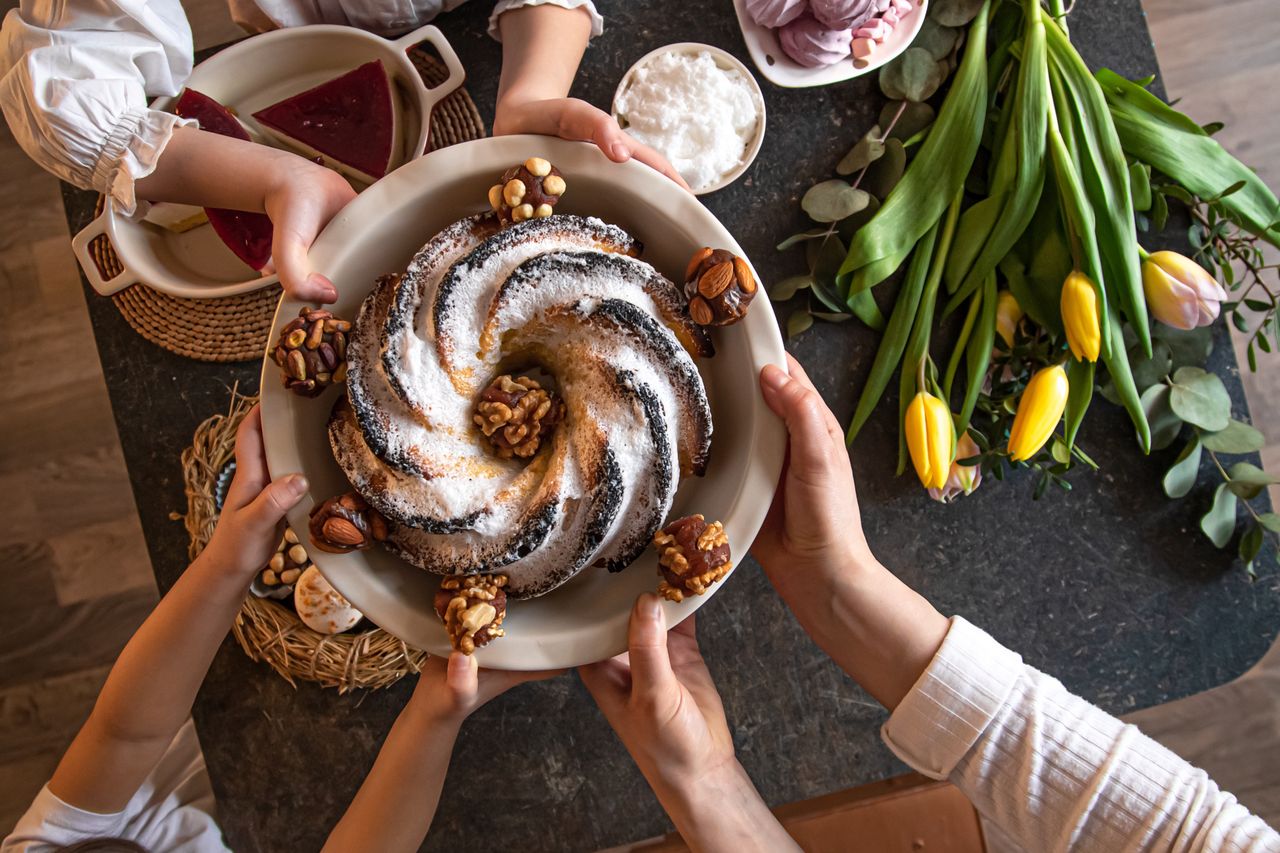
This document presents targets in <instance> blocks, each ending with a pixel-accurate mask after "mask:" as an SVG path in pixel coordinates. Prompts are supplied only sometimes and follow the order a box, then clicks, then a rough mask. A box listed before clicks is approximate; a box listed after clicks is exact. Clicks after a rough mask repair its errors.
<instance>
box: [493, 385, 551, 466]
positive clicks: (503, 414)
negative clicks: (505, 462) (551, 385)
mask: <svg viewBox="0 0 1280 853" xmlns="http://www.w3.org/2000/svg"><path fill="white" fill-rule="evenodd" d="M564 411H565V408H564V401H563V400H562V399H560V398H559V397H558V396H557V395H555V394H554V393H552V392H550V391H547V390H546V389H545V388H543V387H542V386H541V385H540V384H538V382H537V381H536V380H534V379H530V378H529V377H528V376H517V377H515V378H513V377H512V376H511V375H510V374H506V373H504V374H502V375H501V376H499V377H497V378H496V379H494V380H493V381H492V382H490V383H489V386H488V387H487V388H485V389H484V390H483V391H481V392H480V399H479V401H478V402H477V403H476V414H475V415H474V417H473V418H472V420H474V421H475V424H476V426H478V427H480V432H481V433H483V434H484V437H485V438H487V439H488V440H489V443H490V445H492V447H493V450H494V452H495V453H497V454H498V456H500V457H502V458H503V459H510V458H511V457H512V456H518V457H520V458H521V459H527V458H529V457H530V456H532V455H533V454H535V453H537V452H538V448H539V447H541V446H542V442H543V441H544V440H546V439H547V438H548V437H549V436H550V435H551V433H552V431H553V430H554V429H555V427H556V424H558V423H560V421H562V420H564Z"/></svg>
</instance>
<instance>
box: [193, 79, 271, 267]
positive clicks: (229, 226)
mask: <svg viewBox="0 0 1280 853" xmlns="http://www.w3.org/2000/svg"><path fill="white" fill-rule="evenodd" d="M174 112H175V113H177V114H178V115H179V116H181V117H182V118H193V119H195V120H196V121H198V122H199V123H200V129H201V130H204V131H208V132H209V133H217V134H220V135H222V136H230V137H232V138H233V139H243V140H244V141H245V142H250V141H251V140H250V138H249V133H248V131H246V130H245V129H244V127H242V126H241V124H240V121H239V120H238V119H237V118H236V117H235V116H234V115H232V113H231V111H230V110H229V109H227V108H226V107H224V106H223V105H222V104H220V103H218V102H217V101H215V100H214V99H213V98H210V97H209V96H208V95H206V94H204V93H202V92H197V91H196V90H195V89H191V88H187V89H184V90H183V92H182V97H180V98H178V103H177V105H176V106H175V107H174ZM204 212H205V214H206V215H207V216H208V217H209V224H210V225H211V226H213V230H214V233H216V234H217V235H218V237H220V238H221V239H222V242H224V243H226V244H227V248H228V249H230V250H231V251H232V252H234V253H235V255H236V257H237V258H239V259H240V260H242V261H244V262H245V263H246V264H248V265H249V266H250V267H252V268H253V269H255V270H261V269H262V268H263V267H265V266H266V265H267V262H268V261H270V260H271V220H270V219H269V218H268V217H267V215H266V214H265V213H250V212H248V211H244V210H224V209H222V208H218V207H206V208H205V209H204Z"/></svg>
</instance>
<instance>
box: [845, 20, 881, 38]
mask: <svg viewBox="0 0 1280 853" xmlns="http://www.w3.org/2000/svg"><path fill="white" fill-rule="evenodd" d="M889 33H890V29H889V27H887V26H885V23H884V21H882V20H879V19H877V20H876V21H875V22H874V23H872V24H871V25H870V26H868V27H863V28H862V29H860V30H858V31H857V32H856V33H854V34H853V35H854V38H860V39H873V40H875V41H878V42H881V41H884V40H885V38H886V37H888V35H889Z"/></svg>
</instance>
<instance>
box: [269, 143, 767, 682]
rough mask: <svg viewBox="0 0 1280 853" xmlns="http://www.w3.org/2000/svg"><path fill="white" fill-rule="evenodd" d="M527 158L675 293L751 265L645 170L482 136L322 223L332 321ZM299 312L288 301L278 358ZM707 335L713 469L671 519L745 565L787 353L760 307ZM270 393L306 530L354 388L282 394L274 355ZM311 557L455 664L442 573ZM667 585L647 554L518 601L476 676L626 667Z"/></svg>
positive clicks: (334, 490) (683, 609) (389, 622)
mask: <svg viewBox="0 0 1280 853" xmlns="http://www.w3.org/2000/svg"><path fill="white" fill-rule="evenodd" d="M530 156H538V157H543V158H546V159H547V160H550V161H551V162H552V163H553V164H554V165H555V166H556V167H557V168H558V169H559V170H560V172H561V173H562V174H563V175H564V177H565V180H566V182H567V184H568V187H569V188H568V190H567V192H566V194H565V196H564V198H563V199H562V200H561V201H560V203H559V204H558V205H557V206H556V208H555V211H556V213H557V214H560V213H568V214H579V215H583V216H593V217H598V218H600V219H602V220H604V221H605V222H608V223H613V224H615V225H617V226H619V227H621V228H623V229H625V230H626V231H627V232H629V233H630V234H631V235H633V236H634V237H636V238H637V239H639V240H640V241H642V242H643V243H644V251H643V254H642V255H641V258H642V259H643V260H644V261H647V262H648V263H649V264H652V265H653V267H654V268H656V269H657V270H658V271H659V272H661V273H663V274H664V275H665V276H667V277H668V278H669V279H671V280H673V281H676V282H680V281H683V276H684V271H685V267H686V265H687V263H688V261H689V258H690V256H691V255H692V254H693V253H694V252H695V251H696V250H697V249H699V248H700V247H702V246H713V247H717V248H723V249H726V250H728V251H730V252H732V253H734V254H736V255H739V256H742V255H743V251H742V248H741V247H740V246H739V245H738V243H737V242H736V241H735V240H734V238H733V236H732V235H731V234H730V233H729V232H728V231H727V230H726V229H725V228H724V226H723V225H721V224H720V222H719V221H718V220H716V218H715V217H714V216H713V215H712V214H711V213H710V211H708V210H707V209H706V208H705V207H703V206H702V205H701V204H699V203H698V201H697V199H695V198H694V197H693V196H692V195H689V194H688V193H686V192H684V191H683V190H681V189H679V188H678V187H677V186H676V185H675V184H674V183H672V182H671V181H669V180H668V179H666V178H664V177H662V176H661V175H660V174H658V173H657V172H655V171H654V170H652V169H650V168H649V167H647V166H644V165H642V164H640V163H638V162H635V161H631V162H627V163H622V164H618V163H613V162H611V161H610V160H608V159H607V158H606V157H605V156H604V155H603V154H601V152H600V151H599V150H598V149H597V148H596V147H595V146H594V145H590V144H584V143H576V142H567V141H564V140H560V139H554V138H549V137H541V136H507V137H499V138H491V139H483V140H478V141H476V142H470V143H464V144H461V145H454V146H450V147H448V148H444V149H441V150H439V151H434V152H431V153H429V154H427V155H426V156H424V157H422V158H420V159H418V160H415V161H413V162H411V163H408V164H406V165H405V166H403V167H401V168H400V169H398V170H396V171H395V172H394V173H392V174H390V175H388V176H387V177H385V178H384V179H382V180H381V181H379V182H378V183H376V184H374V185H373V186H372V187H370V188H369V189H368V190H366V191H365V192H363V193H361V194H360V195H359V196H358V197H357V198H356V199H355V201H353V202H352V203H351V204H350V205H348V206H347V207H346V208H345V209H344V210H343V211H342V212H341V213H340V214H339V215H338V216H337V217H336V218H335V219H334V220H333V221H332V222H331V223H330V224H329V226H328V228H326V229H325V231H324V232H323V233H322V234H321V235H320V238H319V239H318V240H317V242H316V244H315V246H314V247H313V248H312V260H313V262H314V263H315V264H316V266H317V268H318V269H319V270H321V271H322V272H324V273H325V274H326V275H328V276H329V277H330V278H331V279H332V280H333V281H334V283H335V284H336V285H337V288H338V292H339V294H340V298H339V300H338V302H337V304H336V305H334V306H332V309H333V311H334V313H335V314H336V315H337V316H339V317H344V318H352V319H353V318H355V316H356V315H357V314H358V311H359V307H360V304H361V302H362V300H364V298H365V297H366V295H368V294H369V292H370V291H371V289H372V288H373V286H374V281H375V279H376V278H377V277H378V276H381V275H384V274H386V273H394V272H400V271H403V270H404V269H405V267H406V265H407V263H408V262H409V260H410V259H411V258H412V257H414V255H415V253H417V252H418V250H419V249H420V248H421V247H422V246H423V244H424V243H426V242H427V241H428V240H429V239H431V238H432V237H433V236H434V235H436V234H437V233H439V232H440V231H441V229H444V228H445V227H446V226H448V225H449V224H450V223H452V222H454V221H455V220H457V219H458V218H459V217H463V216H466V215H468V214H472V213H478V212H480V211H483V210H485V209H487V205H486V197H487V194H488V190H489V188H490V187H491V186H492V185H493V184H494V181H495V179H496V178H497V177H498V176H499V175H501V174H502V173H503V172H504V171H505V170H506V169H507V168H508V167H509V166H511V165H512V164H515V163H521V162H523V161H525V160H526V158H528V157H530ZM761 289H763V287H762V288H761ZM300 307H301V305H300V303H297V302H294V301H292V300H290V299H287V298H285V299H282V300H281V303H280V307H279V310H278V312H277V316H276V320H275V325H274V328H273V330H272V336H271V340H270V343H269V346H270V347H274V342H275V340H276V337H277V336H278V335H279V330H280V328H281V327H282V326H283V325H285V324H286V323H288V322H289V321H290V320H291V319H293V318H294V317H296V316H297V314H298V310H299V308H300ZM713 338H714V344H715V348H716V355H715V356H714V357H711V358H701V359H699V360H698V362H697V369H698V371H699V373H700V374H701V376H702V380H703V384H704V385H705V388H706V392H707V396H708V399H709V403H710V408H711V413H712V417H713V419H714V425H715V430H714V435H713V438H712V443H711V454H710V463H709V465H708V467H707V470H706V474H705V476H702V477H688V478H686V479H684V480H683V481H681V483H680V485H679V488H678V490H677V491H676V492H675V497H674V503H673V505H672V506H671V509H670V512H669V513H668V515H667V518H668V520H672V519H675V518H679V517H682V516H685V515H691V514H694V513H702V514H703V515H705V516H706V517H707V519H708V520H712V519H715V520H719V521H722V522H723V523H724V528H725V532H726V534H727V536H728V539H729V543H730V547H731V549H732V561H733V564H734V565H736V564H737V563H738V562H740V561H741V560H743V559H745V557H746V554H747V551H748V549H749V547H750V545H751V542H752V541H753V540H754V538H755V536H756V533H757V532H758V531H759V528H760V525H761V524H762V522H763V520H764V517H765V513H766V512H767V510H768V508H769V505H770V502H771V500H772V496H773V492H774V488H775V486H776V484H777V480H778V475H779V473H780V472H781V469H782V463H783V457H784V453H785V447H786V431H785V429H784V427H783V424H782V423H781V422H780V421H779V420H778V419H777V418H776V417H775V416H774V415H773V414H772V413H771V412H770V411H769V410H768V408H767V407H766V406H765V404H764V401H763V399H762V398H761V396H760V392H759V384H758V383H759V379H758V377H759V373H760V370H761V369H762V368H763V367H764V366H765V365H766V364H779V365H782V364H785V351H784V349H783V344H782V338H781V336H780V334H779V332H778V325H777V321H776V318H775V316H774V314H773V309H772V307H771V306H770V304H769V300H768V298H767V297H766V296H765V295H764V294H761V295H760V297H759V298H756V299H755V300H754V301H753V302H752V305H751V309H750V312H749V313H748V315H747V317H746V318H745V319H744V320H743V321H742V322H740V323H738V324H736V325H733V326H729V327H724V328H718V329H715V330H714V331H713ZM261 387H262V417H263V427H264V433H265V439H266V451H267V459H268V462H269V464H270V467H271V470H272V472H273V473H275V474H277V475H279V474H283V473H287V472H293V471H301V472H302V473H304V474H305V475H306V476H307V478H308V480H309V483H310V492H309V494H308V495H307V496H306V497H304V498H303V500H302V501H301V502H300V503H299V505H298V506H297V507H295V508H294V509H293V510H292V511H291V512H290V513H289V522H290V524H291V525H292V527H293V528H294V529H295V530H300V531H302V530H307V529H308V523H307V522H308V514H309V512H310V510H311V509H312V507H314V506H315V505H317V504H319V503H321V502H322V501H324V500H326V499H327V498H329V497H332V496H334V495H337V494H342V493H345V492H347V491H349V490H350V489H351V485H350V484H349V482H348V481H347V479H346V477H345V476H344V475H343V473H342V469H341V468H340V467H339V465H338V463H337V462H336V461H335V459H334V455H333V450H332V449H331V447H330V445H329V438H328V434H327V429H326V425H327V423H328V421H329V417H330V412H331V410H332V408H333V406H334V403H335V402H336V401H337V400H338V399H339V397H340V396H341V395H345V393H346V388H345V387H344V386H341V385H338V386H333V387H330V388H328V389H327V390H326V391H325V392H324V393H323V394H322V395H321V396H319V397H317V398H314V399H308V398H304V397H300V396H297V395H295V394H292V393H290V392H289V391H286V390H285V389H284V388H283V387H282V383H281V375H280V370H279V368H278V367H277V366H276V364H275V363H274V362H273V361H272V360H270V358H267V359H265V360H264V368H263V375H262V386H261ZM312 557H313V560H314V562H315V563H316V565H317V566H318V567H319V569H320V571H321V572H322V573H323V574H324V576H325V577H326V578H327V579H328V580H329V581H330V582H331V583H332V585H333V586H334V587H335V588H336V589H337V590H338V591H339V592H340V593H341V594H342V595H343V596H345V597H346V598H347V600H348V601H350V602H351V604H352V605H354V606H355V607H356V608H358V609H359V610H360V611H362V612H363V613H364V614H365V615H366V616H367V617H368V618H369V619H371V620H372V621H374V622H376V623H377V624H378V625H380V626H381V627H383V628H385V629H386V630H388V631H390V632H391V633H393V634H395V635H396V636H399V637H401V638H403V639H404V640H405V641H406V642H408V643H410V644H411V645H413V646H416V647H419V648H422V649H425V650H426V651H428V652H430V653H432V654H440V655H443V654H447V653H448V652H449V651H450V644H449V641H448V637H447V635H446V633H445V629H444V626H443V625H442V623H441V621H440V619H439V617H438V616H437V615H436V612H435V608H434V602H433V599H434V596H435V593H436V590H437V589H438V588H439V586H440V580H441V578H440V576H438V575H436V574H432V573H430V572H427V571H423V570H422V569H419V568H415V567H414V566H412V565H410V564H409V563H407V562H405V561H404V560H402V559H400V558H398V557H396V556H394V555H393V554H392V553H391V552H390V551H388V550H386V549H383V548H379V547H374V548H371V549H369V550H366V551H356V552H353V553H349V554H341V555H339V554H329V553H325V552H322V551H320V550H319V549H313V550H312ZM731 576H732V572H731V573H730V576H729V577H726V578H724V579H723V580H721V581H720V582H719V583H716V584H713V585H712V586H711V587H710V589H709V590H708V591H707V592H706V594H704V595H700V596H699V595H691V596H688V597H686V598H685V599H684V600H683V601H682V602H679V603H673V602H670V601H665V602H664V604H663V606H664V607H665V608H666V612H667V621H668V624H671V625H674V624H676V623H678V622H680V621H681V620H683V619H684V618H686V617H687V616H689V615H690V614H692V613H693V612H694V611H695V610H696V609H697V608H699V607H701V606H702V605H703V604H705V603H706V602H707V601H709V600H710V599H711V597H712V596H713V595H715V593H716V592H718V591H719V590H720V589H721V588H723V586H724V585H725V584H727V583H731V582H732V579H731ZM659 580H660V577H659V574H658V571H657V555H656V552H655V551H654V550H653V549H652V548H649V549H647V550H646V551H645V552H644V554H643V555H642V556H641V557H639V559H637V560H636V561H635V562H634V563H632V564H631V565H630V566H629V567H627V568H626V569H624V570H622V571H620V572H617V573H612V574H611V573H609V572H607V571H605V570H604V569H603V568H598V567H595V566H590V565H589V566H587V567H586V568H584V569H582V570H581V571H580V572H579V573H578V574H577V575H576V576H574V577H573V578H572V579H571V580H569V581H568V582H567V583H564V584H563V585H561V586H558V587H557V588H555V589H553V590H551V591H550V592H548V593H546V594H545V595H541V596H538V597H535V598H526V599H522V600H514V599H513V600H511V601H510V602H509V606H508V611H507V616H506V620H505V622H504V623H503V626H502V627H503V629H504V631H505V636H503V637H500V638H498V639H495V640H494V641H492V642H490V643H489V644H488V645H485V646H483V647H481V648H479V649H477V650H476V652H475V655H476V658H477V660H478V661H479V663H480V664H481V665H482V666H488V667H496V668H501V669H518V670H534V669H549V668H560V667H570V666H576V665H579V664H583V663H587V662H591V661H596V660H600V659H603V658H606V657H609V656H612V655H615V654H618V653H619V652H622V651H624V650H625V648H626V637H627V621H628V616H629V614H630V611H631V607H632V605H633V603H634V601H635V599H636V596H638V595H639V594H640V593H643V592H652V591H655V590H656V589H657V586H658V583H659Z"/></svg>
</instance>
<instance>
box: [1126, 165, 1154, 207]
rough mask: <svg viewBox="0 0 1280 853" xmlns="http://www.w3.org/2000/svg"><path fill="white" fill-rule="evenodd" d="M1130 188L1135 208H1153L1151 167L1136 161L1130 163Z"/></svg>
mask: <svg viewBox="0 0 1280 853" xmlns="http://www.w3.org/2000/svg"><path fill="white" fill-rule="evenodd" d="M1129 190H1130V192H1131V193H1132V194H1133V209H1134V210H1150V209H1151V167H1150V166H1148V165H1147V164H1146V163H1139V162H1138V161H1136V160H1135V161H1134V162H1133V163H1130V164H1129Z"/></svg>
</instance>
